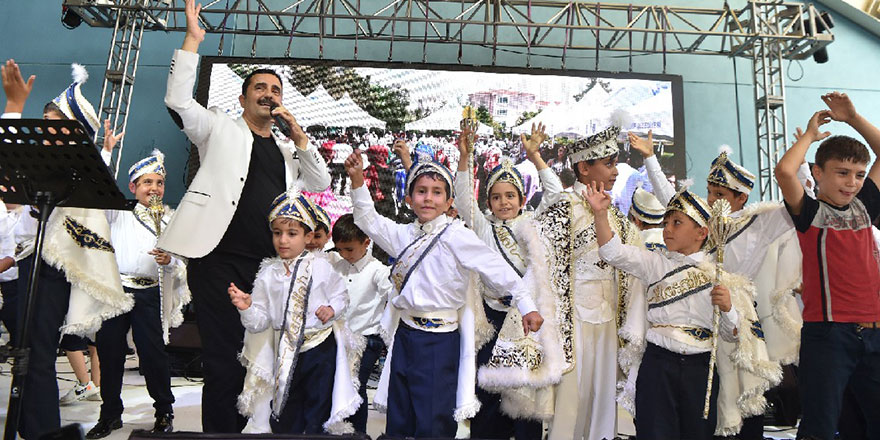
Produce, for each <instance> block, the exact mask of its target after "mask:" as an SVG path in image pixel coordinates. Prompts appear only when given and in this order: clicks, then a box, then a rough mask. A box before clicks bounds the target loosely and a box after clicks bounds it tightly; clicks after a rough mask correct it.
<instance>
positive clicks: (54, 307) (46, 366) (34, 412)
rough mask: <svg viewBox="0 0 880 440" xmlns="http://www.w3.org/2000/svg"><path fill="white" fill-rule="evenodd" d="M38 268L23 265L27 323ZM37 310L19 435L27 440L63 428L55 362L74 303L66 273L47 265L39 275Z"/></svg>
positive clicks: (28, 262)
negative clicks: (30, 287)
mask: <svg viewBox="0 0 880 440" xmlns="http://www.w3.org/2000/svg"><path fill="white" fill-rule="evenodd" d="M33 264H34V258H33V257H32V256H31V257H28V258H26V259H24V260H22V261H20V262H19V271H20V273H21V276H22V278H23V282H21V283H19V298H20V301H19V307H18V309H19V315H18V316H19V322H22V323H23V320H24V308H25V304H26V303H27V284H28V283H27V281H24V280H27V279H28V278H27V277H29V276H30V273H31V268H32V267H33ZM39 277H40V279H39V285H38V286H37V292H36V298H35V299H34V307H33V311H32V312H31V313H32V315H31V321H30V336H29V339H30V343H29V344H28V347H29V348H30V360H29V363H28V374H27V376H25V381H24V396H23V399H22V404H21V418H20V419H19V428H18V432H19V434H21V436H22V437H24V438H26V439H36V438H38V437H39V436H40V435H41V434H42V433H45V432H49V431H53V430H56V429H58V428H59V427H60V426H61V413H60V412H59V409H58V379H57V377H56V374H55V360H56V358H57V357H58V342H59V341H60V339H61V330H60V329H61V325H62V324H64V317H65V316H66V315H67V306H68V303H69V301H70V283H68V282H67V280H66V279H65V277H64V272H62V271H60V270H57V269H55V268H54V267H52V266H50V265H49V264H48V263H46V262H45V261H43V263H42V265H41V269H40V274H39ZM22 325H23V324H22Z"/></svg>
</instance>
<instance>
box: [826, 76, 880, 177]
mask: <svg viewBox="0 0 880 440" xmlns="http://www.w3.org/2000/svg"><path fill="white" fill-rule="evenodd" d="M822 101H825V104H826V105H828V108H829V109H830V111H829V112H828V116H829V117H830V118H831V119H833V120H835V121H840V122H845V123H847V124H848V125H849V126H850V127H852V128H853V129H854V130H855V131H857V132H858V133H859V134H860V135H861V136H862V138H863V139H865V142H867V143H868V147H870V148H871V151H872V152H873V153H874V157H876V158H880V130H878V129H877V127H876V126H874V124H871V123H870V122H869V121H868V120H867V119H865V118H864V117H863V116H862V115H861V114H859V113H858V112H857V111H856V107H855V105H853V103H852V101H851V100H850V99H849V96H846V93H840V92H833V93H828V94H826V95H823V96H822ZM868 177H869V178H870V179H871V180H873V181H874V184H875V185H876V184H878V183H880V160H877V159H875V160H874V164H873V165H871V169H870V170H869V171H868Z"/></svg>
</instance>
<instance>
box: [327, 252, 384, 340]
mask: <svg viewBox="0 0 880 440" xmlns="http://www.w3.org/2000/svg"><path fill="white" fill-rule="evenodd" d="M333 268H334V269H336V271H337V272H339V274H340V275H342V278H344V279H345V285H346V287H347V288H348V313H347V314H346V319H347V320H348V328H350V329H351V331H352V332H354V333H355V334H359V335H364V336H368V335H375V334H378V333H379V321H380V320H381V319H382V312H383V311H384V310H385V303H386V302H387V301H388V298H390V297H391V296H392V295H393V291H394V286H393V285H392V284H391V280H389V279H388V276H389V275H390V273H391V269H389V268H388V266H386V265H384V264H382V263H381V262H379V260H377V259H375V258H373V256H372V255H370V253H369V251H367V254H366V255H364V256H363V258H361V259H360V260H358V261H356V262H355V263H354V264H351V263H349V262H348V261H346V260H345V259H344V258H340V259H339V260H338V261H336V262H335V263H333Z"/></svg>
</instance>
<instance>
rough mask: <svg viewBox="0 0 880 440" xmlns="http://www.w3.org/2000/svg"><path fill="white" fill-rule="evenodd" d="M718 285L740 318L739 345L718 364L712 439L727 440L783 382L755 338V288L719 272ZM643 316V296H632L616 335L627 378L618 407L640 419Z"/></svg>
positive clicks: (706, 267)
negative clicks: (637, 406) (723, 439)
mask: <svg viewBox="0 0 880 440" xmlns="http://www.w3.org/2000/svg"><path fill="white" fill-rule="evenodd" d="M699 268H700V269H701V270H703V271H705V272H707V273H710V274H712V275H713V276H714V273H715V265H714V264H713V263H711V262H703V263H701V264H700V266H699ZM721 284H722V285H724V286H726V287H727V288H728V289H729V290H730V298H731V302H732V303H733V306H734V307H735V308H736V310H737V313H738V315H739V322H738V323H737V334H738V339H737V342H736V343H735V344H731V345H732V347H733V350H732V351H730V352H727V353H722V351H721V350H720V349H719V351H718V355H717V358H716V368H717V371H718V376H719V381H720V383H719V393H718V419H717V423H716V428H715V435H721V436H727V435H733V434H736V433H737V432H739V429H740V427H741V426H742V419H744V418H746V417H749V416H752V415H757V414H762V413H763V411H764V408H765V406H766V403H767V402H766V399H764V391H766V390H768V389H769V388H770V387H771V386H774V385H776V384H778V383H779V382H780V381H781V380H782V368H781V367H780V365H779V362H775V361H772V360H770V358H769V356H768V354H767V347H766V345H765V343H764V340H763V338H760V337H759V336H758V334H756V333H760V332H759V331H757V330H758V329H755V328H753V323H755V322H757V319H758V315H757V312H756V311H755V307H754V303H753V301H754V296H755V289H754V285H753V284H752V283H751V281H749V280H748V279H747V278H745V277H742V276H740V275H736V274H730V273H727V272H722V277H721ZM647 310H648V307H647V301H646V300H645V297H644V295H633V296H632V298H631V300H630V301H629V304H628V310H627V315H626V322H625V323H624V325H623V326H622V327H621V329H620V330H619V335H620V337H621V338H623V339H624V340H625V341H626V344H625V345H624V347H623V348H621V349H620V350H619V352H618V353H619V354H618V361H619V364H620V368H621V370H623V372H624V373H625V378H624V379H623V380H622V381H620V382H619V383H618V384H617V388H618V396H617V401H618V403H619V404H620V405H621V406H622V407H623V408H624V409H626V410H627V411H629V413H630V414H632V415H633V417H638V415H637V414H636V411H635V394H636V380H637V378H638V373H639V367H640V365H641V359H642V354H643V353H644V351H645V344H646V342H645V334H646V333H647V330H648V326H649V325H650V324H649V323H648V321H647V318H646V316H647ZM719 342H720V341H719ZM720 346H721V344H719V347H720ZM703 379H708V378H703Z"/></svg>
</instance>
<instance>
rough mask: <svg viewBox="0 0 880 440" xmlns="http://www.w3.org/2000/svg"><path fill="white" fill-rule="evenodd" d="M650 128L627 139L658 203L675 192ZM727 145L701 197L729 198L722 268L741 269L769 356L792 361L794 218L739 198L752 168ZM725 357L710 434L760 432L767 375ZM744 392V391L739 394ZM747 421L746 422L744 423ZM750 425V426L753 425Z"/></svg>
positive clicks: (778, 207)
mask: <svg viewBox="0 0 880 440" xmlns="http://www.w3.org/2000/svg"><path fill="white" fill-rule="evenodd" d="M651 137H652V136H651V132H648V137H647V139H645V138H639V137H638V136H635V135H633V134H631V135H630V144H631V145H632V146H633V148H634V149H636V150H639V151H640V152H641V153H642V155H643V156H645V168H646V170H647V172H648V178H649V179H650V181H651V185H652V186H653V189H654V194H655V195H656V196H657V198H658V199H659V200H660V203H664V204H665V203H666V202H668V201H669V199H670V197H671V196H672V194H674V193H675V191H674V189H673V188H672V185H671V184H670V183H669V181H668V180H667V179H666V176H664V175H663V171H662V170H661V169H660V165H659V163H658V161H657V158H656V156H654V154H653V149H650V148H649V145H651V143H652V139H651ZM730 154H731V151H730V149H729V147H722V148H721V151H720V154H719V155H718V157H717V158H715V160H713V161H712V165H711V167H710V169H709V175H708V176H707V177H706V184H707V193H708V197H707V202H708V203H709V204H710V206H711V204H713V203H714V202H715V201H716V200H719V199H725V200H727V201H728V202H729V203H730V206H731V211H732V213H731V221H732V222H733V224H734V226H733V232H732V233H731V234H730V236H729V237H728V239H727V243H726V245H725V246H724V270H725V271H727V272H730V273H735V274H739V275H742V276H745V277H746V278H748V279H749V280H751V281H752V282H753V283H754V285H755V299H754V301H755V303H756V304H757V306H756V307H755V308H756V309H757V311H758V321H757V323H756V326H755V329H754V330H755V332H756V333H757V334H758V336H759V337H760V338H761V339H762V340H764V341H765V342H766V347H767V353H768V356H769V359H770V360H772V361H776V362H780V363H781V364H783V365H785V364H791V363H794V362H796V361H797V358H798V350H799V348H800V329H801V325H802V323H803V319H802V317H801V314H800V309H799V307H798V304H797V300H796V298H795V296H794V295H793V290H794V289H795V288H797V286H798V285H799V284H800V282H801V267H800V263H799V261H800V255H801V254H800V247H799V244H798V242H797V236H796V234H795V230H794V226H793V224H792V223H791V220H790V219H789V217H788V215H787V212H786V210H785V207H784V206H783V205H782V204H781V203H778V202H760V203H752V204H750V205H745V204H746V202H747V201H748V197H749V193H750V192H751V190H752V189H753V188H754V183H755V176H754V174H752V173H750V172H749V171H748V170H746V169H745V168H743V167H742V166H740V165H738V164H736V163H734V162H733V161H732V160H731V159H730V157H729V156H730ZM716 247H717V246H716V244H714V243H707V245H706V249H707V250H708V252H709V253H713V254H714V253H715V250H714V249H715V248H716ZM733 348H734V346H733V344H730V343H727V342H724V341H719V348H718V353H719V354H718V355H719V357H728V356H730V354H731V352H732V350H733ZM725 368H726V365H719V375H720V377H721V389H720V394H719V397H718V426H717V431H716V434H717V435H720V436H732V435H737V434H740V435H739V436H740V437H742V435H743V434H746V433H747V432H748V433H749V434H748V435H747V437H748V438H747V439H744V440H752V439H755V438H761V437H762V436H763V414H764V409H765V406H766V400H765V399H764V397H763V394H764V392H765V391H766V390H767V389H766V388H765V387H766V383H765V382H764V381H763V380H761V378H757V377H754V376H752V375H751V374H750V373H748V372H746V371H742V370H740V372H739V373H738V374H731V373H732V372H731V371H727V370H725ZM743 393H745V395H746V396H748V398H746V399H738V397H739V396H740V395H741V394H743ZM744 422H746V426H745V429H744V430H743V432H741V429H743V428H744V427H743V423H744ZM753 425H756V426H753Z"/></svg>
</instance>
